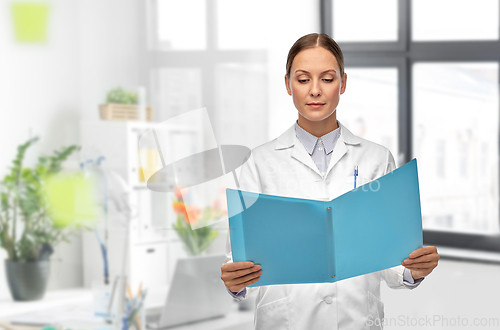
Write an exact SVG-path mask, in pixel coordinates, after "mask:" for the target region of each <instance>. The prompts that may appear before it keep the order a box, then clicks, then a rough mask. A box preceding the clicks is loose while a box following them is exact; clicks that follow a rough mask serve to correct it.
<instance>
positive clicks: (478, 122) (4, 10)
mask: <svg viewBox="0 0 500 330" xmlns="http://www.w3.org/2000/svg"><path fill="white" fill-rule="evenodd" d="M499 3H500V1H498V0H482V1H476V2H470V1H465V0H454V1H451V0H433V1H430V0H419V1H411V0H379V1H368V0H356V1H353V0H351V1H348V0H328V1H327V0H314V1H313V0H310V1H298V0H288V1H284V0H273V1H267V2H264V1H263V0H254V1H251V2H247V1H235V0H183V1H173V0H143V1H139V0H120V1H118V0H101V1H96V0H85V1H80V0H69V1H68V0H67V1H62V0H33V1H22V0H7V1H3V2H2V4H1V5H0V24H1V29H0V56H1V58H2V61H0V87H1V90H3V91H4V92H3V93H1V95H4V97H5V100H4V101H3V104H4V106H3V110H2V118H3V120H1V121H0V135H1V137H2V138H1V139H0V148H1V150H2V155H1V156H0V176H1V177H2V178H4V179H3V181H2V183H3V185H4V186H5V187H9V184H12V182H13V181H12V180H13V177H12V176H9V175H11V174H12V173H14V172H13V170H12V168H13V167H14V168H15V163H14V162H13V161H14V159H15V157H16V155H18V153H19V152H20V149H19V148H20V146H22V145H23V144H25V143H27V141H32V142H31V143H30V144H29V145H28V146H26V145H25V147H26V152H25V155H24V159H23V162H22V167H25V168H32V169H33V172H32V173H34V174H33V175H34V176H33V177H34V178H35V179H36V175H38V174H40V173H41V172H40V171H38V172H37V171H36V169H37V168H38V169H40V167H37V166H39V164H40V160H39V157H40V156H42V155H56V156H55V157H59V161H60V162H61V169H60V171H62V172H72V173H77V172H79V171H80V172H81V171H82V169H84V170H87V169H89V168H90V169H91V170H95V171H98V172H99V171H100V172H99V173H100V175H101V174H102V175H105V176H106V178H108V179H109V178H110V177H113V176H112V174H110V173H111V172H113V173H114V174H116V175H118V176H119V177H120V178H121V179H116V176H114V177H113V178H114V179H113V180H115V181H113V182H119V183H120V184H117V186H116V187H118V188H114V189H115V194H120V193H122V192H123V191H125V190H128V191H129V194H128V195H127V196H126V198H125V199H124V200H122V202H124V203H125V204H127V205H130V206H131V207H132V211H133V212H132V213H133V214H134V215H135V217H134V218H133V219H132V220H131V221H129V222H127V221H124V220H123V219H124V212H123V209H122V210H120V209H119V207H116V205H112V206H109V207H108V208H107V209H105V210H100V211H99V212H100V216H99V217H98V218H99V219H97V224H93V225H92V228H87V229H85V230H83V229H82V230H79V229H74V228H73V227H72V228H64V233H66V231H68V232H69V231H70V229H71V230H72V231H71V235H69V234H68V239H67V240H66V241H58V240H55V239H54V240H52V241H49V243H52V244H50V245H51V247H52V248H53V249H54V252H53V254H51V255H50V257H49V258H48V262H49V264H50V273H49V275H46V280H47V286H46V290H45V291H46V292H45V291H44V296H43V298H40V299H41V300H40V299H39V300H35V301H32V302H29V303H26V302H24V303H20V302H18V301H14V300H13V297H12V295H11V289H12V288H9V286H12V285H13V284H12V283H11V282H12V280H8V274H9V273H10V274H14V273H12V271H11V270H9V269H11V267H13V266H9V265H8V262H5V263H4V262H3V261H2V262H1V263H0V326H1V325H2V324H4V323H5V326H4V327H5V328H8V327H7V326H8V325H9V323H8V322H7V321H8V320H10V319H12V317H14V316H16V315H26V314H32V315H35V314H33V313H34V312H35V311H37V313H39V314H36V315H38V316H39V317H42V315H43V314H44V313H43V311H42V309H43V308H42V307H40V306H41V305H40V304H44V303H45V305H44V306H48V305H47V304H49V305H50V306H53V307H54V308H55V310H57V308H59V307H58V306H59V305H60V304H63V305H64V304H66V305H67V304H68V303H69V302H71V303H72V304H75V306H76V305H78V304H83V303H84V302H86V303H90V304H91V305H92V308H94V309H95V308H96V307H95V305H96V303H95V301H96V300H95V295H96V292H99V290H100V289H99V288H101V289H102V286H101V284H103V272H104V268H103V267H104V265H106V262H104V263H103V257H102V246H106V248H107V258H108V260H107V265H108V267H109V281H110V282H111V284H112V283H113V280H114V279H115V278H116V276H118V275H119V274H120V272H121V269H122V268H121V267H122V261H123V260H122V258H123V255H124V253H123V251H124V250H123V249H124V246H127V247H128V251H129V252H128V254H127V255H126V263H127V267H126V272H127V274H128V280H129V282H130V285H131V287H132V289H133V291H134V292H135V291H137V288H138V287H139V286H140V285H141V286H142V287H147V288H148V290H149V291H148V298H149V299H150V301H149V304H150V305H151V306H153V305H155V304H157V305H161V304H163V303H164V299H165V298H164V296H165V292H164V290H163V289H162V288H165V287H168V286H169V284H171V283H172V280H173V278H174V273H175V267H176V264H177V261H178V260H179V259H181V258H186V257H190V256H191V257H192V256H193V255H198V254H202V255H211V254H222V253H224V250H225V243H226V236H227V220H225V221H222V222H220V223H219V224H218V225H216V226H213V228H212V227H210V228H212V229H211V230H210V231H207V232H206V233H205V234H204V235H206V238H204V239H205V241H204V242H206V244H205V245H206V246H204V247H203V249H202V250H203V251H201V250H200V249H198V250H196V249H197V248H199V247H193V246H191V247H190V246H188V245H189V244H188V243H186V242H188V241H189V237H185V236H184V237H183V235H184V234H182V232H181V229H180V227H178V226H179V225H181V224H182V223H183V222H182V221H180V222H179V221H178V220H179V219H180V220H183V214H184V213H183V212H184V211H183V207H184V205H183V204H182V200H181V198H180V196H179V195H176V194H175V193H162V192H155V191H151V190H149V189H147V187H146V184H145V181H147V178H148V177H149V176H150V175H151V174H152V171H154V169H155V168H157V167H158V166H159V159H158V158H157V156H155V155H154V154H151V148H153V147H152V146H151V145H149V146H148V141H146V140H143V142H142V143H141V142H140V139H141V136H143V134H144V133H145V132H147V131H148V130H149V129H151V128H152V127H154V126H155V124H158V123H162V122H165V121H167V120H168V119H170V118H172V117H175V116H177V115H181V114H184V113H186V112H188V111H191V110H194V109H199V108H203V107H205V108H206V110H207V112H208V114H209V117H210V123H211V125H212V129H213V132H212V134H214V138H215V140H216V141H217V143H218V144H237V145H243V146H246V147H248V148H250V149H251V148H254V147H256V146H259V145H261V144H263V143H265V142H267V141H269V140H271V139H274V138H276V137H278V136H279V135H280V134H281V133H282V132H284V131H285V130H286V129H287V128H288V127H290V126H291V125H292V124H293V122H294V121H295V120H296V118H297V111H296V109H295V107H294V105H293V102H292V100H291V98H290V97H289V96H288V94H287V93H286V89H285V86H284V75H285V64H286V56H287V54H288V50H289V49H290V47H291V46H292V45H293V43H294V42H295V41H296V40H297V39H298V38H299V37H301V36H303V35H305V34H308V33H312V32H323V33H327V34H329V35H330V36H332V37H333V38H334V39H335V40H336V41H337V42H338V43H339V45H340V47H341V48H342V50H343V52H344V57H345V72H346V73H347V76H348V80H347V89H346V92H345V93H344V94H343V95H342V97H341V101H340V104H339V106H338V108H337V118H338V120H339V121H341V122H342V123H343V124H344V125H346V126H347V127H348V128H349V129H350V130H351V131H353V132H354V133H355V134H357V135H360V136H362V137H364V138H366V139H369V140H372V141H374V142H377V143H379V144H382V145H384V146H386V147H387V148H389V149H390V150H391V152H392V153H393V155H394V157H395V159H396V162H397V165H398V166H401V165H403V164H405V163H406V162H407V161H409V160H411V159H412V158H414V157H416V158H417V159H418V166H419V179H420V193H421V204H422V220H423V226H424V244H425V245H436V246H438V252H439V253H440V254H441V256H442V259H441V260H440V264H439V266H438V267H437V268H436V269H435V271H434V272H433V274H432V275H431V276H429V277H428V278H426V279H425V280H424V282H423V283H422V284H421V285H420V287H419V288H418V289H416V290H412V291H410V290H403V291H396V290H391V289H389V288H387V287H386V286H385V285H382V286H383V289H382V300H383V301H384V303H385V307H386V308H385V311H386V314H385V317H386V318H387V319H388V320H387V322H388V323H387V324H386V328H389V329H390V328H393V329H397V328H402V327H404V328H415V329H448V328H449V329H451V328H455V327H456V326H457V325H461V326H469V327H470V328H474V329H478V328H481V329H498V328H499V327H500V313H499V312H498V309H497V308H496V307H497V306H498V304H497V303H496V300H497V297H498V296H499V295H500V284H498V278H500V266H499V265H500V220H499V185H500V181H499V175H498V174H499V162H498V160H499V115H498V113H499V88H498V87H499V62H500V40H499V31H500V24H499V22H500V8H499V7H500V4H499ZM168 134H170V135H169V136H170V137H171V141H172V144H173V145H178V146H183V147H182V148H173V149H175V150H172V151H171V152H172V154H171V157H172V158H176V159H178V158H179V157H181V155H189V152H188V151H189V150H191V149H189V150H188V147H189V146H190V145H191V144H192V145H195V144H199V143H200V141H201V145H203V141H204V139H203V137H200V136H198V135H196V134H195V133H193V128H192V127H191V126H190V125H189V123H187V124H186V125H184V126H183V125H180V126H176V127H173V128H169V129H168ZM36 137H38V138H39V140H33V139H34V138H36ZM72 145H74V146H77V147H78V148H79V149H77V150H76V149H75V150H71V149H70V150H69V151H68V150H66V151H67V155H66V156H64V155H61V154H57V153H55V154H54V151H55V150H64V149H61V148H64V147H68V146H72ZM21 150H22V148H21ZM179 150H180V151H179ZM99 157H103V158H101V160H100V161H98V159H99ZM141 160H142V162H141ZM53 161H54V159H53ZM37 164H38V165H37ZM40 166H41V165H40ZM35 174H36V175H35ZM24 177H25V179H26V178H27V179H26V180H29V179H30V178H31V179H32V183H33V182H34V181H33V180H35V179H33V178H32V177H31V176H29V175H28V174H26V175H25V176H24ZM109 180H111V179H109ZM117 180H118V181H117ZM35 181H36V180H35ZM33 186H35V185H33ZM5 189H7V190H2V191H4V192H5V194H6V195H5V198H4V197H3V195H2V203H3V204H2V205H3V208H2V212H3V213H4V216H3V218H2V222H0V224H2V223H3V226H1V225H0V235H4V236H3V237H4V239H3V241H2V240H0V243H2V247H3V249H0V259H2V260H5V259H8V260H10V261H13V259H15V258H13V256H12V255H10V254H9V252H8V251H9V249H8V247H6V246H7V245H8V244H7V243H6V241H5V237H7V236H5V232H11V231H12V226H10V227H6V225H5V224H6V223H7V220H8V219H9V217H12V215H10V216H9V212H8V211H7V210H6V208H5V207H6V205H8V203H7V202H8V201H9V199H8V198H7V196H9V195H8V194H9V193H11V192H12V191H10V190H8V188H5ZM28 192H29V191H28ZM110 194H112V192H110ZM27 196H28V195H27ZM28 197H29V196H28ZM176 203H177V204H176ZM179 203H180V204H179ZM221 203H222V204H224V203H225V200H223V199H216V200H214V201H213V204H212V205H211V206H210V208H209V209H207V210H206V211H207V212H209V213H210V212H212V213H210V214H212V215H213V214H217V215H216V216H217V217H219V218H223V217H224V215H223V213H224V205H221ZM110 204H111V202H110ZM115 204H116V203H115ZM179 207H180V209H179ZM23 210H24V209H23ZM179 210H180V211H179ZM38 211H39V209H38ZM187 211H190V210H189V209H188V210H187ZM103 212H107V213H106V214H107V215H106V216H105V215H104V213H103ZM217 212H219V213H217ZM220 212H222V213H220ZM125 213H126V212H125ZM30 214H31V213H30ZM30 214H26V212H25V213H23V214H19V216H20V217H21V216H22V218H20V219H21V220H20V221H21V223H22V224H21V225H20V226H21V227H20V228H19V232H21V230H22V229H24V228H25V227H26V224H28V223H29V221H33V220H30V219H32V218H33V217H35V215H38V213H37V210H36V209H35V210H34V211H33V213H32V214H33V216H30ZM202 214H205V213H202ZM214 216H215V215H214ZM200 218H203V215H201V216H200ZM126 228H128V229H129V230H130V236H129V239H128V241H127V243H125V245H124V243H123V242H124V240H125V238H126V237H127V230H126ZM73 229H74V230H73ZM62 231H63V230H62V229H61V230H59V229H57V228H56V229H55V231H54V232H55V233H56V234H57V233H59V232H62ZM211 232H214V233H215V234H214V233H211ZM31 234H32V236H29V237H28V236H27V238H26V242H31V243H29V244H32V242H33V241H37V242H40V239H39V238H37V236H36V235H37V234H36V232H32V233H31ZM20 235H21V234H20V233H17V236H18V238H19V236H20ZM14 236H15V235H14ZM30 237H31V238H30ZM44 237H46V236H44ZM30 240H31V241H30ZM23 242H24V241H23ZM56 243H57V244H56ZM202 243H203V242H202ZM23 244H24V243H23ZM26 244H28V243H26ZM30 246H31V245H30ZM193 249H194V250H193ZM20 254H21V255H22V253H20ZM26 258H27V259H26V260H28V261H30V260H32V259H33V258H34V257H31V259H29V258H28V257H26ZM18 259H19V261H22V258H20V257H19V258H18ZM39 259H41V257H39ZM33 260H34V259H33ZM11 277H12V275H11ZM9 281H10V282H9ZM9 283H10V284H9ZM107 287H108V289H109V285H108V286H107ZM18 290H19V289H18ZM21 290H22V289H21ZM139 291H140V290H139ZM103 292H108V291H103ZM152 292H156V293H157V297H158V298H157V301H153V300H154V299H153V296H154V294H153V293H152ZM71 297H72V298H71ZM75 297H76V298H75ZM72 299H73V300H72ZM79 299H80V300H79ZM61 301H62V303H61ZM402 302H404V303H402ZM231 303H232V305H233V307H234V313H235V314H238V313H240V314H242V315H244V317H242V318H241V321H235V323H234V324H231V325H222V326H214V327H213V329H232V327H234V328H235V329H246V328H249V329H251V328H252V324H253V321H252V317H253V314H252V309H253V308H254V306H253V302H252V301H251V299H250V302H248V301H247V302H246V303H239V304H237V303H236V302H231ZM231 311H232V310H231ZM72 312H73V313H75V315H76V316H74V318H75V319H79V320H80V321H82V319H85V317H87V316H88V315H93V310H92V311H90V312H89V311H87V314H85V313H84V312H81V313H80V311H76V309H75V310H74V311H72ZM54 313H56V314H61V313H62V312H61V311H60V310H57V311H56V312H54V311H52V314H54ZM78 313H80V314H78ZM231 313H233V312H231ZM45 314H46V315H51V317H52V316H53V315H52V314H50V313H45ZM238 315H239V314H238ZM38 316H37V317H38ZM460 318H463V319H465V320H466V321H464V320H463V319H460ZM401 319H403V321H401ZM428 319H431V320H432V321H431V322H429V321H428ZM4 320H5V322H4V323H2V321H4ZM82 322H83V321H82ZM93 322H96V321H95V318H94V319H93ZM238 322H239V323H238ZM398 322H399V323H398ZM453 322H455V323H453ZM457 322H458V323H457ZM459 322H462V323H461V324H460V323H459ZM463 322H466V324H464V323H463ZM49 323H50V322H49ZM89 324H92V323H89ZM199 324H200V323H198V326H200V325H199ZM10 326H12V325H10ZM88 327H89V328H93V326H92V325H88ZM99 327H100V325H99V326H98V325H95V327H94V328H99ZM184 328H186V329H187V328H193V329H198V328H196V325H193V326H184V327H182V329H184ZM202 328H203V327H201V328H200V329H202ZM203 329H208V327H205V328H203Z"/></svg>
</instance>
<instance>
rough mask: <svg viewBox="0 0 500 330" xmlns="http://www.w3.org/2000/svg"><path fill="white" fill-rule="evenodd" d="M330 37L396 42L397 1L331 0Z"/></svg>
mask: <svg viewBox="0 0 500 330" xmlns="http://www.w3.org/2000/svg"><path fill="white" fill-rule="evenodd" d="M332 7H333V39H335V41H337V42H339V41H340V42H343V41H350V42H359V41H397V40H398V2H397V0H378V1H373V0H355V1H353V0H333V6H332Z"/></svg>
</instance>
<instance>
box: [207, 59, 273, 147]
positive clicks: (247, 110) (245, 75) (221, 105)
mask: <svg viewBox="0 0 500 330" xmlns="http://www.w3.org/2000/svg"><path fill="white" fill-rule="evenodd" d="M216 74H217V75H216V77H217V80H216V84H217V100H216V105H217V116H218V120H217V123H216V125H215V126H216V131H217V136H218V141H220V143H221V144H239V145H244V146H247V147H249V148H254V147H257V146H259V145H261V144H263V143H265V142H267V141H268V140H269V139H268V130H267V127H268V121H269V117H268V114H269V109H268V107H269V101H268V96H267V95H268V85H267V81H268V78H267V66H266V64H248V63H243V64H241V63H225V64H219V65H217V67H216Z"/></svg>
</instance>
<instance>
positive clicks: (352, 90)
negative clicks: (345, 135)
mask: <svg viewBox="0 0 500 330" xmlns="http://www.w3.org/2000/svg"><path fill="white" fill-rule="evenodd" d="M345 72H346V74H347V84H346V90H345V92H344V94H342V96H341V97H340V103H339V106H338V107H337V119H338V120H339V121H340V122H341V123H343V124H345V126H346V127H347V128H348V129H349V130H350V131H351V132H352V133H354V134H356V135H358V136H360V137H362V138H365V139H368V140H370V141H373V142H376V143H378V144H381V145H383V146H385V147H387V148H388V149H389V150H390V151H391V153H392V155H393V156H394V159H395V160H396V163H397V164H398V165H401V162H400V161H398V154H399V151H398V84H397V83H398V70H397V69H396V68H348V67H347V68H346V69H345Z"/></svg>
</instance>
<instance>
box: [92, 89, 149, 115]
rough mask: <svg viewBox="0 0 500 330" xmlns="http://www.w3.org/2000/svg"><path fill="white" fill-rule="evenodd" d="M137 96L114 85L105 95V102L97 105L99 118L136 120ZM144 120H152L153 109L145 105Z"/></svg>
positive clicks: (137, 110)
mask: <svg viewBox="0 0 500 330" xmlns="http://www.w3.org/2000/svg"><path fill="white" fill-rule="evenodd" d="M138 99H139V98H138V96H137V93H134V92H130V91H127V90H125V89H124V88H122V87H116V88H114V89H112V90H110V91H109V92H108V93H107V95H106V104H101V105H100V106H99V113H100V117H101V119H104V120H138V119H139V116H138V112H139V106H138ZM146 120H147V121H152V120H153V109H152V108H151V107H146Z"/></svg>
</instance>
